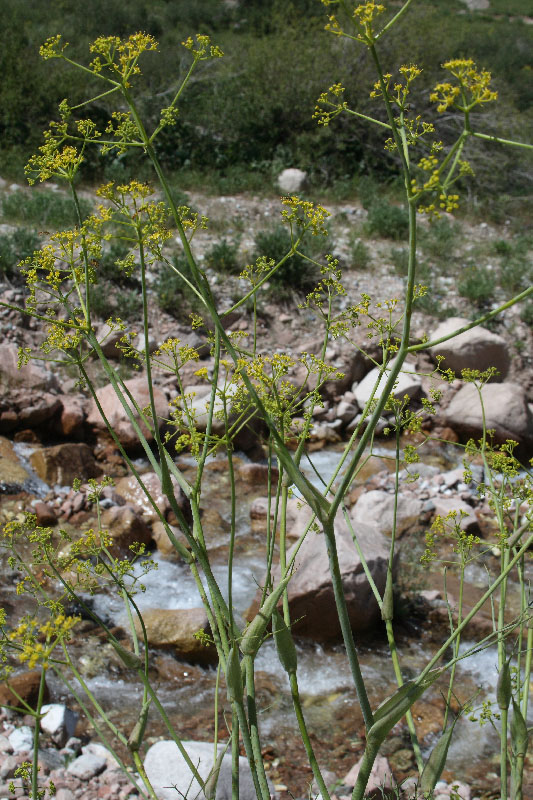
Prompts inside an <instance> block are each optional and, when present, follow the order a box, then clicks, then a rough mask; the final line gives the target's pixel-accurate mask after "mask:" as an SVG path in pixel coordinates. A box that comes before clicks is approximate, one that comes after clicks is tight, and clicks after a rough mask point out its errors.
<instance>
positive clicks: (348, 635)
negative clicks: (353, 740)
mask: <svg viewBox="0 0 533 800" xmlns="http://www.w3.org/2000/svg"><path fill="white" fill-rule="evenodd" d="M323 528H324V536H325V537H326V547H327V551H328V559H329V568H330V572H331V581H332V584H333V592H334V595H335V604H336V606H337V614H338V616H339V623H340V626H341V631H342V638H343V640H344V646H345V647H346V653H347V655H348V661H349V663H350V669H351V671H352V677H353V681H354V684H355V689H356V691H357V697H358V699H359V704H360V706H361V711H362V713H363V719H364V721H365V726H366V729H367V730H369V729H370V728H371V727H372V724H373V722H374V718H373V716H372V709H371V708H370V702H369V700H368V694H367V691H366V686H365V682H364V679H363V675H362V674H361V667H360V666H359V658H358V656H357V650H356V648H355V642H354V639H353V633H352V627H351V625H350V617H349V615H348V608H347V606H346V598H345V597H344V590H343V588H342V577H341V571H340V567H339V557H338V554H337V544H336V542H335V530H334V527H333V523H330V522H327V523H324V526H323Z"/></svg>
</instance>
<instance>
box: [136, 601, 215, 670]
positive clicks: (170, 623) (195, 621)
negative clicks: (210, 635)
mask: <svg viewBox="0 0 533 800" xmlns="http://www.w3.org/2000/svg"><path fill="white" fill-rule="evenodd" d="M143 620H144V624H145V626H146V635H147V637H148V643H149V644H152V645H154V647H167V648H172V650H173V651H174V652H175V653H176V654H177V655H178V657H179V658H181V659H184V660H185V661H189V662H203V663H205V662H210V661H212V660H213V657H214V655H215V653H214V650H213V648H212V647H211V646H208V647H206V645H205V644H203V642H202V641H200V640H198V639H197V638H195V634H196V633H198V631H202V630H204V631H206V630H207V629H208V627H209V623H208V620H207V615H206V613H205V610H204V609H203V608H147V609H145V610H144V611H143ZM135 626H136V628H137V629H138V631H139V633H141V629H140V623H138V621H137V620H136V623H135Z"/></svg>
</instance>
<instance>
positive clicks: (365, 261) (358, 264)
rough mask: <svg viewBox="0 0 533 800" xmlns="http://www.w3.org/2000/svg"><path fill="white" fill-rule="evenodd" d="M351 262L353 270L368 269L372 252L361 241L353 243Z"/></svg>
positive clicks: (357, 240) (356, 240)
mask: <svg viewBox="0 0 533 800" xmlns="http://www.w3.org/2000/svg"><path fill="white" fill-rule="evenodd" d="M350 261H351V265H352V267H353V269H366V268H367V267H368V265H369V263H370V250H369V249H368V247H367V246H366V244H365V243H364V242H363V241H361V239H355V240H354V241H352V244H351V247H350Z"/></svg>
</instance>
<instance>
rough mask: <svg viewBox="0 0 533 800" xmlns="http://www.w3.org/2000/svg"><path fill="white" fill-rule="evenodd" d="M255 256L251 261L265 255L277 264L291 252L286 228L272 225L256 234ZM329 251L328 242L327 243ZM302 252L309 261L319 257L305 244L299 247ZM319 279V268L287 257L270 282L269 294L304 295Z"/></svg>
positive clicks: (297, 256) (298, 257) (295, 257)
mask: <svg viewBox="0 0 533 800" xmlns="http://www.w3.org/2000/svg"><path fill="white" fill-rule="evenodd" d="M254 244H255V248H256V249H255V253H254V256H253V258H254V259H256V258H259V256H266V257H267V258H273V259H274V261H275V262H276V263H277V262H278V261H281V259H282V258H283V257H284V256H285V255H286V254H287V252H288V251H289V250H290V249H291V237H290V234H289V232H288V230H287V229H286V228H283V227H282V226H281V225H276V226H275V227H274V228H270V229H269V230H265V231H262V232H260V233H258V234H257V235H256V237H255V240H254ZM317 244H318V243H317ZM328 248H330V249H331V242H328ZM300 251H301V252H302V253H305V255H307V256H309V257H311V258H313V257H316V256H318V255H319V253H318V252H317V250H312V249H311V246H310V245H309V244H306V245H304V246H303V247H301V248H300ZM319 279H320V270H319V268H318V267H317V266H316V265H314V264H312V263H311V262H310V261H307V259H305V258H303V256H301V255H298V254H297V255H294V256H291V258H289V259H288V260H287V261H286V262H285V263H284V264H283V266H282V267H280V269H279V270H278V271H277V272H275V273H274V275H273V276H272V278H271V279H270V286H271V290H272V292H273V294H275V295H278V296H280V297H281V296H283V294H284V293H287V292H291V291H292V292H295V293H296V294H300V295H301V294H307V293H308V292H310V291H311V289H313V288H314V287H315V286H316V284H317V281H318V280H319Z"/></svg>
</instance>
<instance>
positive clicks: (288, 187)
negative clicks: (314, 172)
mask: <svg viewBox="0 0 533 800" xmlns="http://www.w3.org/2000/svg"><path fill="white" fill-rule="evenodd" d="M306 180H307V172H304V171H303V170H301V169H297V168H295V167H291V168H289V169H284V170H283V172H280V174H279V175H278V186H279V188H280V189H281V191H282V192H286V193H287V194H298V192H301V191H302V189H303V187H304V186H305V181H306Z"/></svg>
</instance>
